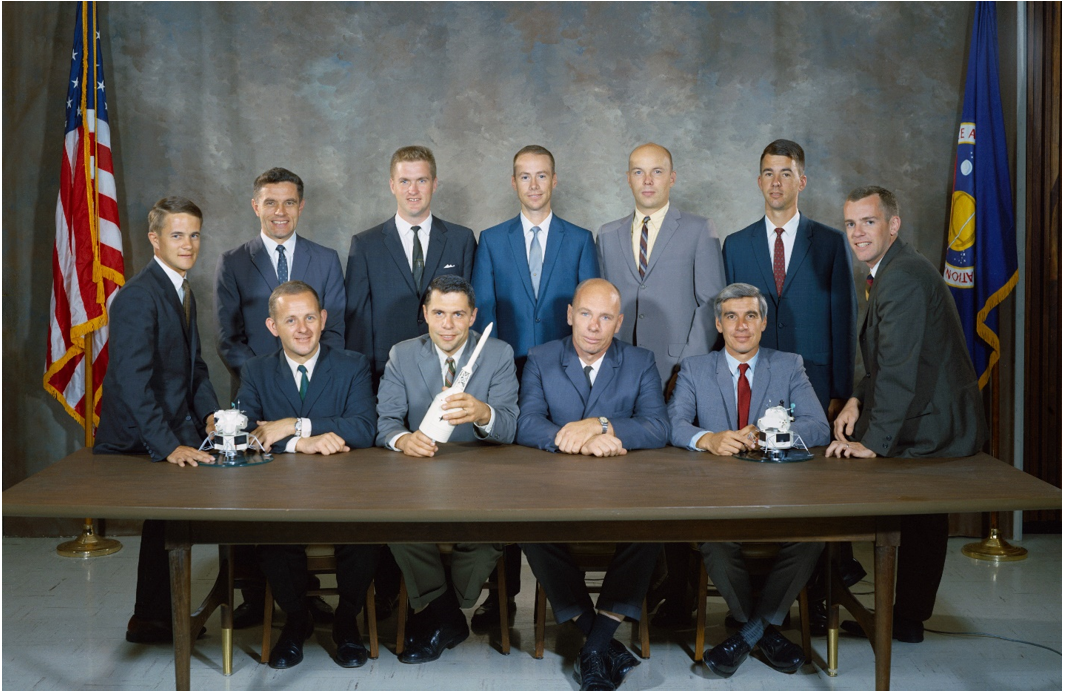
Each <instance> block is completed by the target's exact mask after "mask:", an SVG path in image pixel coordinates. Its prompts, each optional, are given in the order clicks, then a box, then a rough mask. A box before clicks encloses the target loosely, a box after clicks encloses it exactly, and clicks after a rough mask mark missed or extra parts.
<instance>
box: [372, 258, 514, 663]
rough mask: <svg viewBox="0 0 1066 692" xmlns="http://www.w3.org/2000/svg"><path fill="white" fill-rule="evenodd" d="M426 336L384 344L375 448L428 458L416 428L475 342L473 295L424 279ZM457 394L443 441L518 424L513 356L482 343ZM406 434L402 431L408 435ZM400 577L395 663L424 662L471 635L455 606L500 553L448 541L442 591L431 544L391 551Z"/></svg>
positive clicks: (496, 434) (497, 436) (500, 439)
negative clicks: (402, 599) (403, 635)
mask: <svg viewBox="0 0 1066 692" xmlns="http://www.w3.org/2000/svg"><path fill="white" fill-rule="evenodd" d="M422 314H423V316H424V317H425V321H426V325H427V326H428V327H429V333H428V334H424V335H422V336H419V337H416V338H414V339H408V340H407V341H401V342H400V343H398V344H396V345H395V346H393V347H392V349H391V350H390V352H389V360H388V363H387V364H386V365H385V373H384V375H382V378H381V384H380V386H379V388H378V439H377V442H378V444H379V445H381V446H382V447H386V448H388V449H392V450H394V451H398V452H403V453H404V454H405V455H407V456H409V457H432V456H433V455H434V454H436V453H437V451H438V450H439V447H438V446H437V443H436V442H434V441H433V440H432V439H430V438H429V437H427V436H426V435H425V434H424V433H423V432H422V431H421V430H419V429H418V425H419V424H420V423H421V422H422V417H423V416H425V414H426V411H427V410H428V409H429V407H430V404H432V403H433V398H434V397H435V396H436V395H437V394H438V393H440V391H441V390H442V389H445V388H447V387H450V386H451V385H452V382H453V380H454V379H455V377H456V375H457V374H458V373H459V371H460V370H462V369H463V367H464V366H465V365H466V364H467V362H468V361H469V360H470V356H471V354H472V353H473V352H474V348H475V347H476V346H477V342H478V339H480V338H481V335H480V334H478V333H477V332H473V331H471V330H470V327H471V325H473V324H474V320H475V319H476V317H477V307H476V303H475V300H474V289H473V288H471V287H470V283H469V282H468V281H467V280H466V279H464V278H462V277H461V276H455V275H452V274H444V275H441V276H438V277H436V278H434V279H433V281H431V282H430V284H429V287H428V288H427V290H426V294H425V296H424V297H423V299H422ZM472 369H473V374H472V376H471V377H470V381H469V382H468V383H467V385H466V390H465V391H464V392H462V393H459V394H452V395H451V396H449V397H448V399H447V401H446V402H445V403H444V406H443V408H444V411H445V413H444V418H445V420H447V421H448V422H449V423H451V424H452V425H454V426H455V429H454V430H453V431H452V434H451V439H450V440H449V442H471V441H475V440H477V441H483V442H495V443H499V444H510V443H511V442H512V441H514V434H515V421H516V419H517V417H518V378H517V377H515V366H514V351H513V350H512V349H511V347H510V346H508V345H507V344H506V343H504V342H503V341H499V340H498V339H492V338H490V339H489V340H488V341H487V342H486V343H485V347H484V348H483V349H482V351H481V354H480V355H479V356H478V360H477V362H476V363H474V364H473V366H472ZM412 430H413V431H414V432H411V431H412ZM389 548H390V549H391V550H392V554H393V557H395V558H396V563H397V564H398V565H399V566H400V570H401V571H402V572H403V576H404V580H405V582H406V583H407V595H408V599H409V600H410V602H411V607H412V608H413V609H414V611H415V615H414V617H413V618H412V619H411V621H410V622H409V623H408V628H409V629H408V634H407V639H406V641H405V642H404V649H403V653H402V654H400V657H399V658H400V661H401V662H402V663H428V662H429V661H435V660H437V659H438V658H440V655H441V654H442V653H443V652H444V650H445V649H450V648H452V647H454V646H456V645H458V644H459V643H461V642H462V641H463V640H464V639H466V638H467V636H468V635H469V634H470V629H469V627H468V626H467V622H466V616H464V615H463V613H462V612H461V611H460V610H459V609H460V608H471V607H473V606H474V604H475V603H476V602H477V598H478V595H479V594H480V593H481V585H482V584H483V583H484V582H485V580H486V579H487V578H488V576H489V574H490V573H491V572H492V569H493V567H495V566H496V561H497V560H499V558H500V555H501V554H502V553H503V546H502V545H499V544H495V543H457V544H456V545H455V549H454V552H453V553H452V565H451V577H452V578H451V584H452V585H451V588H449V585H448V579H447V575H446V574H445V571H444V565H443V563H442V562H441V557H440V551H439V550H438V549H437V545H436V544H435V543H415V544H408V543H405V544H399V545H391V546H389Z"/></svg>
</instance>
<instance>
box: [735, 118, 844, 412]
mask: <svg viewBox="0 0 1066 692" xmlns="http://www.w3.org/2000/svg"><path fill="white" fill-rule="evenodd" d="M803 167H804V156H803V148H802V147H801V146H800V145H799V144H796V143H795V142H791V141H789V140H787V139H778V140H776V141H774V142H771V143H770V144H769V145H768V146H767V147H766V148H765V149H764V150H763V153H762V157H761V158H760V159H759V178H758V181H757V182H758V185H759V189H760V190H761V191H762V195H763V199H764V200H765V201H766V203H765V214H764V216H763V218H761V219H759V220H758V221H756V222H755V223H753V224H752V225H750V226H748V227H747V228H745V229H743V230H741V231H737V232H736V233H733V234H732V235H730V236H729V237H727V238H726V240H725V249H724V253H725V274H726V281H727V282H728V283H731V284H732V283H738V282H739V283H747V284H751V285H753V286H755V287H756V288H758V289H759V290H760V291H761V292H762V294H763V295H764V296H766V298H767V308H768V313H767V316H766V332H764V333H763V337H762V343H763V346H765V347H767V348H773V349H776V350H778V351H788V352H789V353H798V354H799V355H801V356H803V366H804V368H806V370H807V377H808V378H810V380H811V384H812V385H813V386H814V392H815V394H817V395H818V401H820V402H821V403H822V407H823V408H824V409H825V410H826V412H827V413H828V417H829V420H830V421H832V420H833V419H834V418H836V414H837V413H838V412H839V411H840V409H841V408H843V407H844V403H845V402H846V401H847V400H848V397H850V396H851V390H852V384H853V380H854V372H855V281H854V279H853V277H852V273H851V254H850V252H849V251H848V241H847V238H846V237H845V236H844V234H843V233H842V232H840V231H838V230H836V229H835V228H830V227H829V226H826V225H824V224H820V223H818V222H817V221H813V220H811V219H810V218H808V217H807V216H805V215H803V214H801V213H800V211H799V194H800V192H801V191H803V189H804V188H805V187H806V186H807V176H806V175H804V173H803Z"/></svg>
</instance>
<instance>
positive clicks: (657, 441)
mask: <svg viewBox="0 0 1066 692" xmlns="http://www.w3.org/2000/svg"><path fill="white" fill-rule="evenodd" d="M621 306H622V301H621V297H620V296H619V295H618V289H616V288H615V287H614V286H612V285H611V284H610V283H609V282H607V281H605V280H603V279H589V280H587V281H583V282H582V283H581V284H580V285H579V286H578V287H577V290H576V291H575V292H574V298H573V300H572V301H571V304H570V305H569V306H568V307H567V310H566V321H567V323H568V324H570V325H571V326H572V327H573V334H572V335H571V336H570V337H564V338H562V339H558V340H556V341H550V342H548V343H546V344H543V345H541V346H536V347H534V348H532V349H531V350H530V351H529V359H528V360H527V361H526V368H525V371H524V372H523V373H522V391H521V398H520V400H519V410H520V411H521V414H520V417H519V419H518V437H517V438H516V439H517V441H518V444H521V445H525V446H527V447H536V448H539V449H544V450H548V451H551V452H562V453H564V454H582V455H588V456H597V457H613V456H621V455H624V454H626V452H627V451H628V450H630V449H657V448H660V447H664V446H666V444H667V442H668V441H669V439H670V422H669V420H668V419H667V415H666V406H665V404H664V403H663V390H662V380H660V379H659V371H658V369H657V368H656V367H655V358H654V356H653V355H652V354H651V352H650V351H648V350H646V349H643V348H638V347H636V346H631V345H630V344H627V343H625V342H623V341H621V340H620V339H616V338H615V335H617V334H618V333H619V330H621V329H622V319H623V317H624V315H623V314H622V311H621ZM607 416H610V418H608V417H607ZM661 549H662V544H660V543H619V544H618V545H617V547H616V548H615V553H614V557H613V558H612V559H611V563H610V565H609V566H608V567H607V573H606V574H605V575H604V578H603V588H602V590H601V591H600V596H599V600H598V602H597V604H596V608H595V609H594V608H593V605H592V599H591V598H590V597H589V593H588V587H587V586H586V585H585V575H584V573H583V572H582V571H581V570H580V569H579V568H578V566H577V564H576V563H575V562H574V559H573V558H572V557H571V555H570V552H569V550H568V549H567V547H566V545H565V544H552V543H544V544H541V543H526V544H522V550H523V551H525V553H526V557H527V558H528V559H529V566H530V568H531V569H532V570H533V574H535V575H536V577H537V579H538V580H539V581H540V583H541V584H542V585H543V586H544V591H545V593H547V595H548V599H549V600H550V601H551V604H552V611H553V612H554V613H555V618H556V621H557V622H560V623H563V622H566V621H567V620H573V621H574V622H575V623H576V624H577V626H578V628H580V629H581V631H582V633H583V634H584V635H585V637H586V639H585V646H584V647H583V648H582V649H581V653H580V655H579V656H578V660H577V661H576V663H575V672H576V673H577V675H578V677H579V678H580V681H581V689H583V690H613V689H615V688H616V687H618V686H619V685H621V684H622V680H623V679H624V678H625V676H626V674H627V673H628V672H629V671H630V670H632V669H633V667H634V666H636V665H637V664H638V661H637V660H636V658H634V657H633V655H632V654H630V653H629V651H627V650H626V648H625V646H623V645H622V644H621V643H620V642H618V641H616V640H615V639H614V633H615V630H617V629H618V625H619V624H621V622H622V620H623V619H624V618H626V617H630V618H633V619H634V620H639V619H640V616H641V605H642V604H643V601H644V595H645V593H647V591H648V583H649V582H650V581H651V576H652V571H653V570H654V569H655V562H656V560H657V559H658V557H659V552H660V551H661Z"/></svg>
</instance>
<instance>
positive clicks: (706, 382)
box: [669, 283, 829, 677]
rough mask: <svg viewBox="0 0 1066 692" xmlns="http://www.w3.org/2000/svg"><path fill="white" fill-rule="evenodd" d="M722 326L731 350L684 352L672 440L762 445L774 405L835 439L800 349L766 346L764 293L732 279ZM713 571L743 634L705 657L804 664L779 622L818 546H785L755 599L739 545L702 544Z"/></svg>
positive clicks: (780, 666) (726, 447)
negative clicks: (766, 416)
mask: <svg viewBox="0 0 1066 692" xmlns="http://www.w3.org/2000/svg"><path fill="white" fill-rule="evenodd" d="M714 317H715V325H716V326H717V327H718V331H719V332H721V333H722V336H723V337H724V339H725V350H724V351H714V352H712V353H708V354H706V355H702V356H692V357H691V358H686V359H685V360H684V361H682V363H681V372H680V373H679V374H678V377H677V386H676V387H675V389H674V396H673V398H672V399H671V400H670V409H669V411H670V424H671V426H672V427H673V433H672V436H671V441H672V442H673V443H674V445H675V446H677V447H683V448H686V449H691V450H694V451H705V452H710V453H711V454H717V455H720V456H726V455H731V454H737V453H739V452H744V451H747V450H753V449H756V447H757V446H758V445H757V438H756V435H757V434H758V432H759V429H758V428H757V427H756V426H755V425H753V424H752V423H751V422H749V421H755V420H758V419H759V417H761V416H762V414H763V412H764V411H765V410H766V409H767V408H768V407H770V406H778V405H781V406H784V407H786V408H788V407H790V406H791V405H795V410H794V415H795V421H793V423H792V431H793V432H795V433H796V434H797V435H798V436H799V437H801V438H802V439H803V442H804V443H806V444H807V445H808V446H812V447H813V446H815V445H824V444H826V443H828V442H829V422H828V421H827V420H826V417H825V412H824V411H823V409H822V405H821V403H819V401H818V395H817V394H815V392H814V387H812V386H811V382H810V380H808V379H807V374H806V372H804V370H803V359H802V358H800V357H799V356H798V355H795V354H793V353H784V352H782V351H774V350H772V349H769V348H763V349H760V348H759V340H760V339H761V338H762V333H763V330H764V329H766V298H764V297H763V296H762V294H761V293H759V289H757V288H755V287H754V286H752V285H750V284H740V283H735V284H730V285H728V286H726V287H725V288H724V289H722V292H721V293H719V294H718V296H717V297H716V298H715V299H714ZM700 551H701V552H702V553H703V560H704V562H705V563H706V565H707V573H708V574H709V575H710V576H711V579H712V580H713V581H714V584H715V586H717V587H718V590H719V591H720V592H721V593H722V596H723V597H724V598H725V600H726V603H728V604H729V612H730V613H732V615H733V617H734V618H735V619H736V620H737V621H739V622H742V623H744V625H743V626H742V627H741V629H740V632H739V633H738V634H734V635H733V636H731V637H729V638H728V639H726V640H725V641H724V642H722V643H721V644H719V645H718V646H716V647H714V648H713V649H708V650H707V652H706V653H705V654H704V657H703V660H704V662H706V664H707V666H708V667H709V668H710V669H711V670H713V671H714V672H716V673H718V674H719V675H721V676H722V677H729V676H730V675H732V674H733V673H735V672H736V670H737V668H738V667H739V666H740V664H741V663H743V662H744V660H745V659H746V658H747V656H748V654H749V653H751V650H752V649H753V648H754V647H755V646H756V645H758V647H759V649H760V650H762V653H763V656H765V658H766V661H767V663H769V664H770V666H771V667H773V668H774V669H776V670H779V671H781V672H782V673H794V672H796V671H797V670H799V668H800V666H802V665H803V659H804V656H803V649H801V648H800V647H798V646H796V645H795V644H793V643H792V642H790V641H789V640H788V639H786V638H785V637H784V635H782V634H781V633H780V632H778V631H777V628H776V627H774V625H779V624H781V622H782V621H783V620H784V619H785V615H786V614H787V613H788V609H789V608H790V607H791V605H792V601H794V600H795V598H796V594H798V593H799V592H800V590H801V589H802V588H803V585H804V584H805V583H807V579H808V577H810V576H811V572H812V571H813V570H814V565H815V563H816V562H817V561H818V555H819V554H820V553H821V552H822V544H821V543H783V544H781V549H780V552H778V554H777V558H776V559H775V560H774V565H773V568H772V569H771V571H770V574H769V575H768V576H767V577H766V582H765V583H764V584H763V587H762V591H761V592H760V594H759V598H758V600H757V601H753V600H752V589H751V578H750V576H749V575H748V571H747V568H746V566H745V564H744V558H743V557H742V555H741V552H740V544H739V543H703V544H701V545H700Z"/></svg>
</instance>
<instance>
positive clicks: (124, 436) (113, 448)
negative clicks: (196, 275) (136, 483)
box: [93, 197, 218, 644]
mask: <svg viewBox="0 0 1066 692" xmlns="http://www.w3.org/2000/svg"><path fill="white" fill-rule="evenodd" d="M202 221H203V214H202V213H201V211H200V208H199V207H197V206H196V205H195V204H193V202H191V201H190V200H187V199H184V198H182V197H165V198H163V199H161V200H159V201H158V202H156V203H155V206H154V207H152V210H151V211H150V212H148V239H149V240H150V241H151V243H152V249H153V251H154V253H155V257H154V258H153V259H152V260H151V261H150V262H148V264H147V265H146V266H145V268H144V269H142V270H141V272H140V273H139V274H137V276H135V277H133V278H131V279H130V280H129V281H127V282H126V285H125V286H123V287H122V289H121V290H119V292H118V293H117V294H115V298H114V300H113V301H112V304H111V314H110V318H111V343H110V346H109V348H110V351H111V365H110V367H109V368H108V369H107V375H106V376H105V377H104V397H103V405H102V409H101V411H100V427H99V429H98V430H97V432H96V445H95V446H94V447H93V453H94V454H147V455H149V456H150V457H151V459H152V461H163V460H164V459H165V460H166V461H169V462H170V463H172V464H177V465H178V466H182V467H184V466H185V465H186V464H189V465H190V466H196V465H197V462H209V461H211V460H212V458H213V457H212V456H211V455H210V454H208V453H207V452H201V451H199V445H200V443H201V442H202V441H203V439H204V437H205V435H206V430H210V429H213V427H214V413H215V411H216V410H218V399H216V398H215V390H214V389H213V388H212V387H211V380H210V378H209V377H208V373H207V365H206V364H204V359H203V357H202V356H201V351H200V332H199V330H198V329H197V326H196V300H195V299H194V298H193V294H192V287H191V286H190V285H189V281H188V273H189V270H191V269H192V268H193V265H194V264H196V258H197V256H198V255H199V254H200V224H201V223H202ZM172 639H173V635H172V630H171V611H170V568H169V567H168V562H167V552H166V549H165V548H164V546H163V522H162V521H158V520H152V519H149V520H146V521H145V522H144V526H143V528H142V529H141V551H140V555H139V556H138V558H137V600H136V605H135V606H134V610H133V617H131V618H130V622H129V625H128V626H127V628H126V640H127V641H130V642H134V643H137V644H150V643H155V642H167V641H171V640H172Z"/></svg>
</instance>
